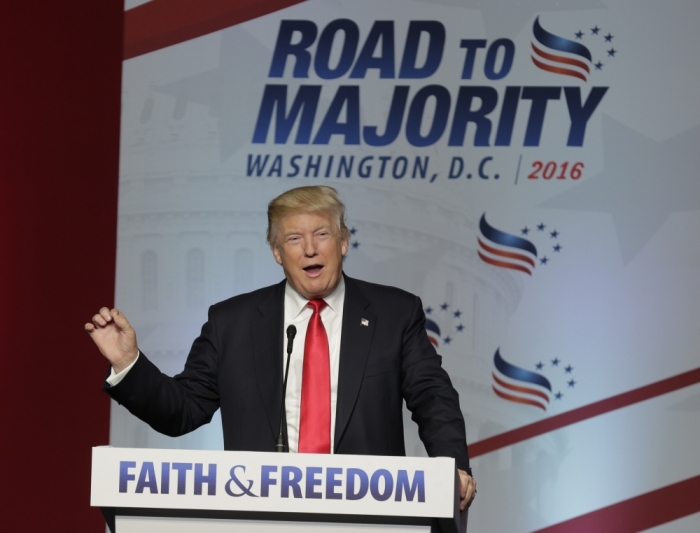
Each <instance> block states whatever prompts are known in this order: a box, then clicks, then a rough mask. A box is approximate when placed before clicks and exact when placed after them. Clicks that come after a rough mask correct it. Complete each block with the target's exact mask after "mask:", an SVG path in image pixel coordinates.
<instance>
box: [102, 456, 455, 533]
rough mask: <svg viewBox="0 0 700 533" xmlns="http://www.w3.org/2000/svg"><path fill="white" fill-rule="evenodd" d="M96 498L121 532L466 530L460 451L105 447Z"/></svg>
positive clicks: (113, 529)
mask: <svg viewBox="0 0 700 533" xmlns="http://www.w3.org/2000/svg"><path fill="white" fill-rule="evenodd" d="M90 503H91V505H92V506H95V507H100V508H101V509H102V513H103V515H104V517H105V520H106V521H107V525H108V527H109V529H110V530H111V532H112V533H165V532H167V533H185V532H187V533H191V532H195V533H223V532H226V533H243V532H245V533H268V532H273V531H274V532H275V533H277V532H289V533H302V532H304V533H306V532H315V531H317V532H321V531H323V532H338V533H349V532H354V531H361V532H363V533H375V532H376V533H380V532H381V533H395V532H396V533H398V532H404V531H410V532H425V533H428V532H432V533H436V532H442V533H463V532H465V531H466V521H467V516H466V513H460V512H459V476H458V474H457V470H456V468H455V462H454V459H452V458H442V457H438V458H431V459H429V458H421V457H383V456H367V455H317V454H289V453H263V452H227V451H203V450H159V449H139V448H113V447H110V446H101V447H96V448H93V451H92V489H91V499H90Z"/></svg>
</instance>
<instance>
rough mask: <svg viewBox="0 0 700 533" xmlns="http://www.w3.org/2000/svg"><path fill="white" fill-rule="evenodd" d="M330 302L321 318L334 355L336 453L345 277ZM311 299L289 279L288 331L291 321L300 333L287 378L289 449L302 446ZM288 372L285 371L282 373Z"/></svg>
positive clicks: (328, 300)
mask: <svg viewBox="0 0 700 533" xmlns="http://www.w3.org/2000/svg"><path fill="white" fill-rule="evenodd" d="M324 300H325V302H326V303H327V304H328V305H327V306H326V307H324V308H323V310H322V311H321V321H322V322H323V326H324V327H325V328H326V335H327V336H328V352H329V355H330V358H331V367H330V370H331V453H333V437H334V436H335V406H336V400H337V397H338V367H339V365H340V337H341V330H342V326H343V304H344V303H345V280H344V279H343V278H342V277H341V278H340V283H339V284H338V286H337V287H336V288H335V290H334V291H333V292H332V293H331V294H330V295H329V296H327V297H326V298H324ZM307 303H308V300H307V299H306V298H304V297H303V296H302V295H301V294H299V293H298V292H297V291H295V290H294V289H293V288H292V286H291V285H290V284H289V283H287V286H286V287H285V291H284V331H287V327H289V325H290V324H294V326H295V327H296V328H297V335H296V338H295V339H294V344H293V347H292V358H291V361H290V363H289V377H288V378H287V396H286V408H287V409H286V410H287V437H288V440H289V451H290V452H296V451H297V450H298V449H299V417H300V414H301V378H302V375H303V370H304V340H305V339H306V328H307V326H308V325H309V320H310V319H311V315H312V314H313V311H312V309H311V307H309V306H308V305H307ZM286 364H287V336H286V335H285V341H284V358H283V367H282V372H284V365H286ZM282 375H284V374H282Z"/></svg>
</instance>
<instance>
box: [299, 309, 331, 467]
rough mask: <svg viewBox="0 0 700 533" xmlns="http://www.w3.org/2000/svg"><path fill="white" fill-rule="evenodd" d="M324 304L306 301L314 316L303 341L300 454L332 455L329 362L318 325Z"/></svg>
mask: <svg viewBox="0 0 700 533" xmlns="http://www.w3.org/2000/svg"><path fill="white" fill-rule="evenodd" d="M326 305H327V304H326V302H324V301H323V300H309V306H311V308H312V309H313V314H312V315H311V319H310V320H309V326H308V328H307V329H306V339H305V341H304V369H303V373H302V378H301V420H300V422H299V453H331V361H330V354H329V351H328V336H327V335H326V328H325V327H323V322H322V321H321V310H322V309H323V308H324V307H326Z"/></svg>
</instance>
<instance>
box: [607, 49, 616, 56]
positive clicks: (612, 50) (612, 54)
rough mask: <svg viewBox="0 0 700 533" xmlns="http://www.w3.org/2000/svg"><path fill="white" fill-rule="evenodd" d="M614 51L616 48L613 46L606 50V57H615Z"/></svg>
mask: <svg viewBox="0 0 700 533" xmlns="http://www.w3.org/2000/svg"><path fill="white" fill-rule="evenodd" d="M616 53H617V50H615V49H614V48H611V49H610V50H608V57H615V54H616Z"/></svg>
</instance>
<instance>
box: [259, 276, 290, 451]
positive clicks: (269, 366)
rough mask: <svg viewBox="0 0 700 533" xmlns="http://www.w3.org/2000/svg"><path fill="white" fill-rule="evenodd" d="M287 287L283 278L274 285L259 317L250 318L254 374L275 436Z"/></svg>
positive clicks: (260, 310) (280, 391) (280, 384)
mask: <svg viewBox="0 0 700 533" xmlns="http://www.w3.org/2000/svg"><path fill="white" fill-rule="evenodd" d="M284 287H285V282H284V281H283V282H281V283H278V284H277V285H275V286H274V287H273V290H272V291H271V292H270V295H269V296H268V298H267V299H266V300H264V301H263V302H262V303H261V304H260V305H259V306H258V313H259V314H258V316H256V317H255V318H254V319H253V320H252V321H251V334H252V337H253V357H254V359H255V375H256V377H257V380H258V387H259V389H260V398H261V399H262V403H263V405H264V406H265V411H266V413H267V421H268V424H269V427H270V431H271V432H272V436H273V439H274V438H276V437H277V432H278V431H279V423H280V409H281V408H282V373H283V372H282V353H283V351H284V342H283V332H282V330H283V329H284Z"/></svg>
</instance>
